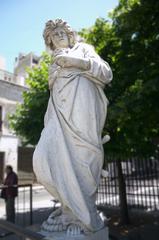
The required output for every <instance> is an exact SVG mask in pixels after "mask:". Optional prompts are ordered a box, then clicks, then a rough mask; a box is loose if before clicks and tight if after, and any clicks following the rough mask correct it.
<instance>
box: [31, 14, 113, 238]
mask: <svg viewBox="0 0 159 240" xmlns="http://www.w3.org/2000/svg"><path fill="white" fill-rule="evenodd" d="M44 38H45V42H46V44H47V46H49V47H50V48H51V50H52V51H53V56H54V62H53V63H52V64H51V66H50V70H49V87H50V99H49V102H48V108H47V111H46V114H45V121H44V122H45V124H44V125H45V127H44V129H43V131H42V134H41V138H40V140H39V143H38V145H37V147H36V149H35V152H34V157H33V166H34V171H35V173H36V176H37V179H38V181H39V182H41V183H42V184H43V185H44V186H45V187H46V189H47V190H48V191H49V192H50V193H51V194H52V195H53V196H54V197H55V198H56V199H58V200H59V201H60V202H61V204H62V206H61V209H58V210H57V211H55V212H53V213H52V214H51V215H50V216H49V218H48V219H47V220H46V221H45V222H44V223H43V225H42V228H43V229H44V230H47V231H48V232H57V231H58V232H59V234H60V232H62V231H63V230H66V232H67V233H68V232H70V231H72V233H73V234H74V237H75V235H77V237H78V235H79V233H82V232H85V233H86V232H92V234H93V235H94V232H97V231H99V229H102V228H103V227H104V223H103V221H102V219H101V218H100V217H99V215H98V213H97V209H96V205H95V193H96V190H97V187H98V184H99V180H100V176H101V172H102V166H103V159H104V154H103V145H102V144H103V141H102V138H101V133H102V130H103V126H104V123H105V119H106V114H107V103H108V101H107V99H106V97H105V94H104V91H103V88H104V86H105V85H106V84H108V83H109V82H110V81H111V80H112V72H111V69H110V67H109V65H108V63H106V62H105V61H103V60H102V59H101V58H100V57H99V56H98V55H97V53H96V52H95V51H94V48H93V47H92V46H90V45H88V44H85V43H82V42H78V41H77V40H76V37H75V34H74V32H73V31H72V30H71V28H70V27H69V26H68V25H67V23H66V22H64V21H62V20H60V19H57V20H55V21H48V22H47V24H46V28H45V31H44ZM107 139H108V138H105V139H104V142H105V141H107ZM93 235H91V237H93ZM89 237H90V236H89ZM86 239H87V238H86ZM89 239H93V238H89Z"/></svg>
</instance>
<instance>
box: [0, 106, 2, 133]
mask: <svg viewBox="0 0 159 240" xmlns="http://www.w3.org/2000/svg"><path fill="white" fill-rule="evenodd" d="M1 131H2V106H0V132H1Z"/></svg>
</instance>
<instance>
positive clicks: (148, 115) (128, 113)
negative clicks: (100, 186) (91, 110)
mask: <svg viewBox="0 0 159 240" xmlns="http://www.w3.org/2000/svg"><path fill="white" fill-rule="evenodd" d="M110 16H111V18H112V23H108V22H106V21H105V20H104V19H98V20H97V21H96V23H95V25H94V26H93V27H92V28H91V29H89V30H87V31H86V30H83V33H82V34H83V36H85V37H86V39H87V41H88V42H89V43H91V44H93V45H94V46H95V47H96V50H97V51H98V52H99V54H100V55H101V56H102V57H103V58H104V59H105V60H106V61H108V62H109V63H110V65H111V66H112V69H113V73H114V79H113V81H112V83H111V85H110V87H109V89H106V95H107V96H108V99H109V100H110V106H109V111H108V119H107V123H106V130H108V132H109V133H110V136H111V141H110V142H109V143H108V144H107V145H106V148H107V150H110V151H113V152H116V153H120V154H121V153H123V154H125V153H127V154H133V155H136V154H138V155H139V154H142V155H143V154H145V155H147V154H154V152H155V151H156V149H157V145H158V144H159V138H158V136H159V108H158V101H159V94H158V91H159V69H158V64H159V56H158V52H157V49H159V31H158V26H159V2H158V1H153V0H150V1H148V0H146V1H145V0H144V1H143V0H120V2H119V5H118V6H117V7H116V8H115V9H114V11H113V12H112V13H111V14H110ZM99 26H100V31H99V30H98V28H99ZM102 32H103V34H102ZM96 34H97V35H98V34H99V37H96ZM102 36H103V37H102Z"/></svg>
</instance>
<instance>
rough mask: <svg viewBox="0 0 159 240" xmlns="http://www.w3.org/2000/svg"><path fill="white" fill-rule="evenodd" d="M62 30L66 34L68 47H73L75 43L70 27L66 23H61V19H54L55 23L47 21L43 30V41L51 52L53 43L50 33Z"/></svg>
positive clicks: (73, 33)
mask: <svg viewBox="0 0 159 240" xmlns="http://www.w3.org/2000/svg"><path fill="white" fill-rule="evenodd" d="M57 27H60V28H63V29H64V31H65V32H66V34H67V36H68V39H69V45H70V47H73V46H74V44H75V42H76V37H75V32H74V31H73V30H72V29H71V27H70V26H69V25H68V24H67V22H65V21H63V20H62V19H56V20H55V21H53V20H49V21H48V22H47V23H46V25H45V29H44V33H43V37H44V40H45V44H46V46H47V47H49V48H50V49H51V50H55V46H54V43H53V41H52V39H51V35H52V32H53V31H54V30H55V29H56V28H57Z"/></svg>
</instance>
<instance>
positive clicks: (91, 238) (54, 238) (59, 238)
mask: <svg viewBox="0 0 159 240" xmlns="http://www.w3.org/2000/svg"><path fill="white" fill-rule="evenodd" d="M39 233H40V234H42V235H44V236H46V237H45V238H44V239H45V240H109V236H108V235H109V234H108V228H107V227H105V228H103V229H101V230H100V231H98V232H95V233H91V234H88V235H84V234H81V235H76V236H71V235H67V234H66V232H54V233H49V232H44V231H40V232H39Z"/></svg>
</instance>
